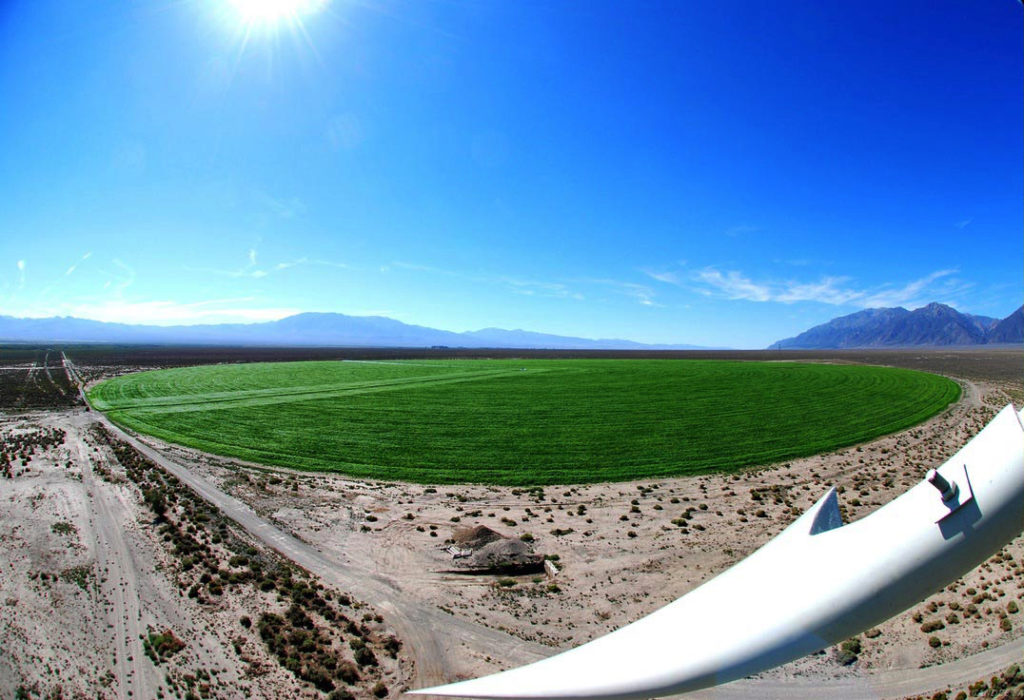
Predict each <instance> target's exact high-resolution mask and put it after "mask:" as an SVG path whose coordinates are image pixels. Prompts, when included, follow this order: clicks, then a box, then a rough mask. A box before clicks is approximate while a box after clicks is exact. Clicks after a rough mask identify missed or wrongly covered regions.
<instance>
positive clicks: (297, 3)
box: [227, 0, 327, 26]
mask: <svg viewBox="0 0 1024 700" xmlns="http://www.w3.org/2000/svg"><path fill="white" fill-rule="evenodd" d="M227 1H228V4H229V5H230V6H231V7H232V8H233V9H234V11H235V12H236V13H237V14H238V15H239V17H240V18H241V20H242V21H243V22H244V23H245V24H246V25H248V26H253V25H263V26H274V25H278V24H281V23H282V22H289V23H296V22H299V20H300V18H301V17H302V16H304V15H309V14H312V13H314V12H316V11H318V10H320V9H321V8H323V6H324V5H326V4H327V0H227Z"/></svg>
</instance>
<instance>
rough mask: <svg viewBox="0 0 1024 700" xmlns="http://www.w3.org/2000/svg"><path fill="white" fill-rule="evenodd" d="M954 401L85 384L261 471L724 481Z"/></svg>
mask: <svg viewBox="0 0 1024 700" xmlns="http://www.w3.org/2000/svg"><path fill="white" fill-rule="evenodd" d="M959 395H960V388H959V386H957V384H955V383H954V382H952V381H950V380H948V379H945V378H943V377H939V376H936V375H931V374H924V373H921V372H914V371H910V370H902V369H890V368H881V367H865V366H856V365H827V364H798V363H789V362H731V361H713V360H450V361H437V360H435V361H430V360H420V361H408V362H353V361H344V362H342V361H339V362H282V363H259V364H238V365H217V366H206V367H186V368H181V369H169V370H159V371H153V372H140V373H138V374H131V375H126V376H123V377H118V378H116V379H112V380H109V381H106V382H103V383H101V384H98V385H97V386H95V387H94V388H93V389H92V390H91V391H90V394H89V397H90V400H91V402H92V403H93V405H94V406H95V408H97V409H99V410H101V411H106V412H107V413H108V414H109V416H110V418H111V419H112V420H114V421H115V422H117V423H119V424H120V425H122V426H125V427H128V428H131V429H134V430H137V431H139V432H142V433H148V434H150V435H154V436H156V437H159V438H162V439H165V440H168V441H170V442H175V443H179V444H182V445H188V446H191V447H196V448H199V449H201V450H205V451H208V452H213V453H216V454H221V455H226V456H231V457H240V458H243V459H247V460H253V461H256V462H261V463H265V464H276V465H282V466H287V467H297V468H300V469H313V470H335V471H342V472H345V473H348V474H352V475H354V476H359V477H367V478H376V479H395V480H405V481H416V482H421V483H456V482H483V483H495V484H510V485H527V484H558V483H578V482H592V481H620V480H630V479H638V478H647V477H664V476H672V475H682V474H696V473H704V472H711V471H731V470H735V469H739V468H742V467H746V466H752V465H760V464H768V463H771V462H776V461H780V460H784V459H790V458H794V457H799V456H806V455H810V454H814V453H818V452H824V451H827V450H831V449H835V448H837V447H841V446H845V445H850V444H854V443H857V442H863V441H866V440H870V439H872V438H874V437H877V436H879V435H883V434H886V433H891V432H894V431H897V430H900V429H902V428H905V427H908V426H911V425H914V424H915V423H919V422H921V421H922V420H924V419H926V418H928V417H930V416H932V415H934V414H936V413H938V412H939V411H941V410H942V409H944V408H945V407H946V406H948V405H949V404H950V403H951V402H953V401H955V400H956V399H957V398H958V397H959Z"/></svg>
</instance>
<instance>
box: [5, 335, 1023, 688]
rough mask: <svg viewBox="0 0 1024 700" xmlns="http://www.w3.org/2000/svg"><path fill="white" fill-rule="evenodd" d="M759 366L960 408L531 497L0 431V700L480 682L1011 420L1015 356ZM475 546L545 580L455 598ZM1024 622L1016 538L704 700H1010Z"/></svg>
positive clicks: (52, 419)
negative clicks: (833, 366)
mask: <svg viewBox="0 0 1024 700" xmlns="http://www.w3.org/2000/svg"><path fill="white" fill-rule="evenodd" d="M69 354H70V355H71V356H72V358H74V357H75V355H74V352H69ZM737 355H739V354H737ZM746 355H747V354H743V356H744V357H746ZM750 355H751V356H753V355H755V354H753V353H751V354H750ZM763 355H770V356H771V357H773V358H779V359H804V360H809V361H843V362H845V361H857V362H869V363H873V364H890V365H899V366H908V367H912V368H915V369H925V370H929V371H934V372H937V373H940V374H945V375H947V376H950V377H952V378H954V379H956V380H957V381H958V382H959V383H960V384H961V386H962V387H963V397H962V399H961V400H960V401H959V402H958V403H957V404H955V405H953V406H951V407H950V409H948V410H947V411H945V412H944V413H942V414H940V415H938V416H936V417H935V418H933V419H931V420H929V421H928V422H926V423H923V424H921V425H918V426H916V427H914V428H912V429H910V430H907V431H904V432H902V433H899V434H896V435H890V436H887V437H884V438H881V439H878V440H875V441H873V442H871V443H868V444H863V445H859V446H855V447H852V448H848V449H844V450H839V451H836V452H834V453H829V454H824V455H818V456H815V457H811V458H806V459H800V460H794V461H792V462H788V463H785V464H774V465H765V466H764V467H762V468H759V469H755V470H748V471H745V472H742V473H740V474H733V475H721V476H702V477H689V478H677V479H661V480H656V481H642V482H632V483H614V484H595V485H586V486H568V487H564V486H563V487H545V488H544V489H536V488H534V489H524V488H508V487H496V486H472V485H470V486H437V487H431V486H426V485H412V484H399V483H387V482H370V481H356V480H352V479H348V478H346V477H344V476H342V475H335V474H310V473H301V472H294V471H289V470H285V469H277V468H268V467H263V466H260V465H255V464H247V463H242V462H239V461H238V460H230V459H223V458H219V457H215V456H211V455H207V454H203V453H198V452H196V451H193V450H189V449H185V448H181V447H177V446H173V445H167V444H163V443H161V442H159V441H156V440H154V439H151V438H142V439H141V440H137V439H136V438H134V437H132V436H125V435H119V434H118V431H117V429H116V428H114V427H112V426H109V425H105V422H104V421H103V419H102V417H101V416H99V415H97V414H96V413H94V412H92V411H88V410H87V409H86V408H84V407H83V406H81V405H75V401H74V399H73V397H71V398H69V397H68V396H67V392H66V391H64V392H63V393H61V398H60V399H59V400H57V399H55V400H54V401H53V405H50V406H38V407H33V406H20V407H16V408H7V409H4V411H3V413H2V414H0V440H2V441H3V442H2V445H3V452H4V456H3V458H2V459H0V468H2V467H4V465H5V464H6V465H7V466H6V468H5V469H4V473H3V474H2V475H0V503H2V504H3V505H2V508H0V603H2V604H0V694H2V695H3V696H4V697H111V698H114V697H117V698H128V697H132V698H149V697H189V696H193V697H285V696H287V697H323V696H324V695H326V694H328V693H331V692H333V693H335V695H334V696H335V697H345V695H344V694H343V693H350V694H351V696H352V697H360V698H361V697H373V696H374V695H376V696H379V697H398V696H400V695H401V693H402V691H404V690H405V689H409V688H414V687H423V686H424V685H427V684H430V683H437V682H443V681H449V680H455V679H457V678H463V677H470V676H474V675H478V674H482V673H487V672H492V671H496V670H499V669H501V668H506V667H509V666H512V665H516V664H518V663H521V662H525V661H529V660H533V659H536V658H541V657H542V656H546V655H550V654H552V653H555V652H556V651H557V650H559V649H563V648H568V647H571V646H574V645H577V644H579V643H581V642H584V641H587V640H589V639H593V638H594V637H596V636H598V635H600V634H603V633H605V632H607V631H610V630H612V629H615V628H618V627H620V626H622V625H624V624H627V623H629V622H631V621H633V620H635V619H637V618H639V617H641V616H643V615H644V614H646V613H649V612H651V611H653V610H655V609H656V608H658V607H660V606H661V605H663V604H665V603H667V602H669V601H671V600H674V599H675V598H678V597H679V596H680V595H683V594H684V593H686V592H687V591H689V590H691V589H692V588H694V587H696V586H697V585H699V584H701V583H702V582H704V581H706V580H707V579H709V578H711V577H713V576H714V575H715V574H717V573H719V572H721V571H723V570H724V569H725V568H727V567H729V566H730V565H731V564H733V563H735V562H736V561H738V560H740V559H742V558H743V557H744V556H746V555H747V554H750V553H751V552H753V551H754V550H755V549H756V548H758V547H759V546H760V545H762V544H764V543H765V542H766V541H768V540H769V539H771V538H772V537H773V536H774V535H776V534H778V532H780V531H781V530H782V529H783V528H784V527H785V526H786V525H787V524H789V523H790V522H792V521H793V520H794V519H795V518H796V517H797V515H798V514H799V513H801V512H803V511H804V510H805V509H806V508H808V507H809V506H810V505H812V504H813V503H814V502H815V501H816V500H817V499H818V498H819V497H820V496H821V495H822V494H824V493H825V491H826V490H827V489H828V487H830V486H832V485H836V486H837V487H838V488H839V490H840V503H841V504H842V506H843V510H844V514H845V517H846V520H847V521H852V520H856V519H857V518H860V517H863V516H865V515H867V514H869V513H870V512H871V511H872V510H874V509H875V508H877V507H879V506H880V505H883V504H885V503H886V502H888V501H889V500H891V499H892V498H894V497H895V496H897V495H899V494H900V493H902V492H903V491H904V490H905V489H906V488H907V487H909V486H910V485H912V484H914V483H916V482H917V481H919V480H920V479H921V478H923V475H924V473H925V471H926V470H927V469H928V468H929V467H931V466H936V465H938V464H940V463H941V462H942V461H944V460H945V459H946V458H948V457H949V456H950V455H952V454H953V453H954V452H955V451H956V450H957V449H958V448H959V447H960V446H962V445H963V444H964V443H965V442H966V441H967V440H968V439H969V438H970V437H971V436H973V435H974V434H975V433H976V432H977V431H978V430H979V429H980V428H981V427H982V426H983V425H984V424H985V422H986V421H987V420H988V419H989V418H991V417H992V416H993V415H994V414H995V413H996V412H997V411H998V410H999V409H1000V408H1002V407H1003V406H1004V405H1006V404H1007V403H1009V402H1011V401H1013V402H1015V403H1016V404H1017V405H1018V407H1019V406H1020V404H1021V402H1022V400H1024V372H1022V365H1024V362H1022V360H1024V356H1022V353H1021V351H1020V349H1019V348H1016V349H996V350H986V351H980V350H960V351H956V350H949V351H887V352H878V353H867V352H865V353H831V354H828V353H800V354H797V353H792V354H780V353H763ZM790 355H792V356H790ZM89 359H96V358H89V357H83V358H81V359H76V361H75V366H74V367H72V365H71V364H70V363H68V364H67V366H66V369H67V371H68V372H69V373H70V378H71V380H72V381H73V382H75V383H78V382H79V381H81V382H86V381H96V380H98V379H100V378H102V377H105V376H112V375H113V374H117V373H121V372H124V371H129V370H134V369H139V368H143V367H146V368H149V367H156V366H167V365H168V364H169V363H168V362H167V361H166V360H165V359H164V358H161V360H160V361H150V362H147V361H146V360H147V358H145V357H143V358H142V359H141V360H140V359H139V358H138V357H135V358H132V357H127V356H126V357H125V358H118V359H117V360H114V361H112V360H110V359H109V358H108V359H105V361H103V362H100V361H95V362H93V363H91V364H90V363H89V362H88V360H89ZM149 359H151V358H149ZM192 359H194V358H181V361H182V362H183V363H187V362H188V361H189V360H192ZM220 359H223V358H220ZM751 359H754V358H753V357H752V358H751ZM757 359H763V357H759V358H757ZM215 361H216V360H215ZM44 364H45V363H44ZM76 370H77V371H76ZM14 371H17V370H7V372H14ZM27 374H31V373H26V376H27ZM5 386H6V385H5ZM35 393H39V392H35ZM737 400H742V399H741V397H737ZM43 403H45V402H43ZM168 470H170V471H168ZM175 475H176V476H175ZM197 493H198V494H201V497H200V496H199V495H196V494H197ZM204 499H205V500H204ZM209 503H213V505H214V506H216V507H211V506H209V505H207V504H209ZM481 525H482V526H486V527H487V528H489V529H490V530H493V531H495V532H497V533H499V534H500V535H504V536H506V537H507V538H509V540H514V541H516V542H522V543H525V544H526V545H527V546H529V547H532V548H533V551H534V552H536V553H537V554H538V555H544V556H545V558H546V559H548V560H550V563H549V564H548V565H547V569H546V570H545V571H536V572H531V573H526V574H521V575H510V574H508V573H501V574H495V575H488V574H484V575H465V574H460V573H452V570H454V569H458V567H459V564H460V562H459V561H458V560H456V559H453V554H452V552H453V551H454V552H456V554H458V549H457V548H452V546H453V545H456V544H458V543H456V542H455V539H456V538H457V537H459V536H460V532H461V529H462V528H469V527H474V526H481ZM752 585H756V584H753V583H752ZM1022 608H1024V537H1018V538H1017V539H1015V540H1014V541H1013V542H1012V543H1010V544H1009V545H1007V546H1006V547H1005V548H1004V549H1003V550H1002V551H1001V552H1000V553H998V554H997V555H995V556H994V557H992V558H991V559H989V560H988V561H987V562H986V563H985V564H983V565H982V566H980V567H978V568H977V569H975V570H974V571H972V572H970V573H969V574H968V575H967V576H965V577H964V578H963V579H961V580H960V581H957V582H955V583H953V584H951V585H950V586H948V587H946V588H945V589H943V590H942V591H940V592H938V593H936V594H935V595H933V596H932V597H930V598H929V599H927V600H925V601H922V602H921V603H920V604H919V605H916V606H914V607H913V608H912V609H911V610H908V611H907V612H906V613H903V614H901V615H899V616H897V617H895V618H893V619H891V620H889V621H888V622H886V623H884V624H883V625H881V626H879V627H878V628H876V629H872V630H869V631H868V632H866V633H865V634H862V635H860V636H859V637H858V638H856V640H855V641H850V642H847V643H845V644H843V645H840V646H837V647H834V648H831V649H826V650H824V651H823V652H821V653H819V654H817V655H813V656H811V657H807V658H805V659H801V660H798V661H796V662H793V663H791V664H788V665H786V666H783V667H781V668H779V669H776V670H773V671H770V672H767V673H765V674H762V676H761V677H758V678H755V679H752V680H744V681H740V682H737V683H736V684H732V686H731V687H730V686H725V687H724V688H723V689H722V690H721V691H720V692H718V691H712V692H711V693H710V694H708V693H705V694H704V696H705V697H716V696H720V697H732V696H733V695H742V696H745V697H769V696H772V694H773V693H777V694H778V695H779V696H801V695H800V693H803V697H815V696H818V697H820V696H821V694H822V693H823V692H824V693H825V694H826V695H828V694H829V693H828V692H827V690H823V689H827V688H829V687H832V688H834V689H836V691H835V692H833V693H831V695H833V696H840V695H842V696H843V697H846V696H851V697H852V696H854V695H856V694H857V692H861V693H862V695H863V696H864V697H905V696H908V695H909V696H913V695H922V696H925V697H932V696H933V694H935V693H943V692H945V693H947V694H948V697H950V698H952V697H954V696H955V695H956V694H957V693H959V692H963V693H965V694H971V695H982V696H984V695H986V694H987V695H988V696H990V697H998V696H1003V697H1019V692H1020V691H1019V689H1018V690H1015V689H1014V687H1015V685H1014V684H1017V686H1016V687H1018V688H1019V687H1024V677H1021V676H1020V674H1019V672H1017V671H1015V670H1014V669H1013V668H1011V664H1012V663H1013V662H1014V661H1017V660H1019V659H1020V657H1021V652H1020V649H1021V648H1024V647H1022V645H1021V642H1022V641H1024V614H1022V612H1021V609H1022ZM268 616H269V617H268ZM296 635H297V636H296ZM293 638H295V639H294V641H295V642H296V643H293ZM361 650H362V651H361ZM367 654H369V656H372V657H373V662H372V663H371V662H370V661H369V658H368V656H367ZM979 654H980V655H981V656H979ZM964 659H967V660H971V659H986V660H987V661H986V662H985V664H981V662H978V663H975V664H974V665H971V664H970V663H968V662H963V661H959V660H964ZM955 661H956V662H958V664H959V665H956V664H950V662H955ZM979 664H980V665H979ZM986 664H987V665H986ZM922 669H923V671H922ZM942 669H958V670H956V672H955V673H946V674H945V675H943V674H942V673H941V670H942ZM318 674H320V675H318ZM1004 676H1005V679H1004ZM907 677H912V678H913V679H916V680H914V681H913V684H912V685H911V686H909V687H908V685H906V684H905V683H904V684H903V685H900V684H898V683H896V682H895V681H891V682H890V681H889V680H886V679H893V678H907ZM993 677H994V678H993ZM324 678H326V680H324ZM979 683H983V684H984V687H982V685H979ZM758 684H760V685H758ZM829 684H833V685H832V686H830V685H829ZM328 685H329V686H330V688H328ZM758 688H760V689H761V690H758ZM769 689H770V690H769ZM839 689H843V690H842V691H840V690H839ZM852 689H857V690H856V692H853V690H852ZM716 693H717V695H716ZM815 693H817V695H815ZM965 696H966V695H965Z"/></svg>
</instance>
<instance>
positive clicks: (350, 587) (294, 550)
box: [75, 412, 553, 687]
mask: <svg viewBox="0 0 1024 700" xmlns="http://www.w3.org/2000/svg"><path fill="white" fill-rule="evenodd" d="M75 420H76V421H77V422H78V426H77V427H78V428H79V429H82V430H84V429H86V428H87V426H88V425H89V424H90V423H92V422H94V421H97V422H100V423H101V424H103V425H105V426H106V427H107V429H108V430H110V431H112V432H113V433H115V434H116V435H117V436H118V437H120V438H121V439H123V440H125V441H126V442H128V443H129V444H131V445H132V446H133V447H135V448H136V449H137V450H139V452H141V453H142V454H144V455H145V456H146V457H148V458H149V459H151V460H153V462H155V463H156V464H158V465H159V466H160V467H161V468H163V469H166V470H167V471H168V472H170V473H171V474H173V475H174V476H175V477H177V478H178V479H180V480H181V481H182V482H183V483H185V484H187V485H188V486H190V487H191V488H192V489H194V490H195V491H196V492H197V493H198V494H199V495H200V496H202V497H203V498H204V499H206V500H207V501H209V502H210V503H212V504H213V505H215V506H217V508H219V509H220V510H221V512H222V513H223V514H224V515H225V516H227V517H228V518H231V519H232V520H234V521H235V522H236V523H238V524H239V525H240V526H241V527H243V528H244V529H245V530H246V531H248V532H249V533H250V534H251V535H252V536H253V537H256V538H257V539H259V540H260V541H262V542H264V543H265V544H267V545H268V546H269V547H271V548H272V549H274V550H275V551H276V552H278V553H279V554H281V555H282V556H284V557H287V558H288V559H290V560H292V561H293V562H295V563H296V564H298V565H299V566H301V567H303V568H304V569H306V570H307V571H309V572H311V573H313V574H315V575H317V576H319V577H320V578H322V579H323V580H324V581H325V582H328V583H331V584H333V585H335V586H337V587H338V588H340V589H341V590H344V591H347V592H349V593H351V594H352V595H354V596H355V597H357V598H359V599H361V600H364V601H366V602H368V603H370V604H371V605H374V606H376V607H378V608H380V609H381V610H382V611H383V612H384V613H385V614H387V615H388V618H389V621H390V623H391V624H392V625H393V626H394V628H395V631H396V632H397V633H398V635H399V637H400V638H401V639H402V640H403V641H404V642H405V643H406V644H408V645H409V647H410V648H411V649H413V650H414V658H415V661H416V683H415V685H416V687H424V686H427V685H436V684H439V683H443V682H446V681H449V680H451V679H452V678H457V677H459V676H460V675H461V674H463V673H465V669H464V668H463V666H462V664H460V663H459V660H460V658H463V657H465V656H466V655H467V654H477V655H485V656H490V657H491V658H493V659H502V660H503V661H504V663H505V665H506V666H509V667H511V666H517V665H520V664H523V663H529V662H531V661H536V660H538V659H541V658H544V657H545V656H549V655H550V654H551V653H552V651H553V650H552V649H549V648H547V647H544V646H542V645H539V644H534V643H531V642H526V641H523V640H521V639H517V638H516V637H513V636H511V635H508V634H506V633H504V632H500V631H498V630H493V629H490V628H488V627H484V626H482V625H478V624H476V623H473V622H470V621H469V620H464V619H462V618H459V617H455V616H453V615H449V614H448V613H446V612H444V611H442V610H439V609H438V608H436V607H434V606H431V605H425V604H423V603H422V602H420V601H417V600H415V599H413V598H411V597H410V596H408V595H407V594H406V593H405V592H403V590H402V588H401V585H400V583H399V582H397V581H394V580H392V579H390V578H386V577H384V576H381V575H379V574H377V573H374V572H373V571H372V570H371V569H370V568H369V567H368V566H366V565H363V564H361V563H358V562H352V561H346V562H340V561H334V560H331V559H328V558H327V557H326V556H324V554H323V553H322V552H320V551H319V550H317V549H315V548H314V547H312V546H310V545H308V544H306V543H305V542H302V541H301V540H298V539H296V538H295V537H293V536H291V535H289V534H287V533H286V532H283V531H282V530H281V529H280V528H278V527H276V526H274V525H272V524H271V523H269V522H267V521H266V520H264V519H263V518H261V517H260V516H259V515H257V514H256V513H255V512H254V511H253V510H252V508H250V507H249V506H247V505H246V504H244V503H242V502H241V501H239V500H238V499H236V498H234V497H233V496H230V495H228V494H226V493H224V492H223V491H221V490H219V489H218V488H216V487H215V486H214V485H213V484H211V483H210V482H209V481H208V480H207V479H205V478H203V477H201V476H199V475H197V474H196V473H195V472H193V471H191V470H189V469H187V468H185V467H184V466H182V465H180V464H178V463H177V462H175V461H173V460H171V459H169V458H167V457H166V456H165V455H163V454H161V453H160V452H158V451H157V450H155V449H153V448H152V447H150V446H149V445H147V444H146V443H144V442H142V441H141V440H139V439H137V438H136V437H134V436H132V435H130V434H128V433H126V432H124V431H122V430H121V429H120V428H118V427H117V426H116V425H114V424H112V423H111V422H110V421H108V420H107V419H106V418H105V417H104V416H103V415H102V414H99V413H97V412H90V413H80V414H77V415H76V419H75Z"/></svg>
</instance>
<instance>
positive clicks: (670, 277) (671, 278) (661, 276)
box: [641, 270, 680, 284]
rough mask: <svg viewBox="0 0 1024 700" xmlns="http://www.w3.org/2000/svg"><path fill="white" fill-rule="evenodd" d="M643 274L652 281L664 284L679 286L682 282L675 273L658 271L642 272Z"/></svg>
mask: <svg viewBox="0 0 1024 700" xmlns="http://www.w3.org/2000/svg"><path fill="white" fill-rule="evenodd" d="M641 272H643V273H644V274H645V275H647V276H648V277H650V278H651V279H654V280H657V281H659V282H664V283H665V284H679V282H680V278H679V275H678V273H675V272H661V271H657V270H641Z"/></svg>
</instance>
